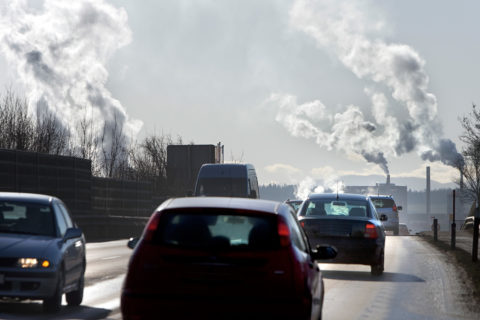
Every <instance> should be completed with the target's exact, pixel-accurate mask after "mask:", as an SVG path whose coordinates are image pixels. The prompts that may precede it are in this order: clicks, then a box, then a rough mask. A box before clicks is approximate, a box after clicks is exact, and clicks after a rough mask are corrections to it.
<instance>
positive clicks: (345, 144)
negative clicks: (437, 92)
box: [266, 0, 463, 174]
mask: <svg viewBox="0 0 480 320" xmlns="http://www.w3.org/2000/svg"><path fill="white" fill-rule="evenodd" d="M373 7H374V6H373V4H372V3H370V2H369V1H345V0H322V1H310V0H308V1H307V0H296V1H295V3H294V5H293V7H292V8H291V11H290V24H291V27H292V28H293V29H294V30H298V31H301V32H303V33H305V34H307V35H309V36H310V37H312V38H313V39H314V40H315V42H316V44H317V45H318V47H319V48H320V49H322V50H326V51H328V52H330V53H333V55H334V56H335V57H336V58H337V59H338V60H339V61H340V62H341V63H342V64H343V65H344V66H345V67H346V68H347V69H349V70H350V71H351V72H352V73H354V74H355V75H356V76H357V77H358V78H359V79H360V80H363V81H364V82H366V83H368V85H366V87H365V88H364V92H365V94H366V95H367V96H368V97H369V98H370V100H371V115H372V116H371V118H372V117H373V119H370V120H369V119H367V116H366V115H365V114H364V112H363V111H362V109H361V108H360V107H359V106H355V105H349V106H346V108H345V109H344V111H343V112H341V113H332V112H328V108H327V107H326V106H325V105H323V103H322V102H321V101H319V100H315V101H312V102H307V103H303V104H302V103H299V102H298V101H297V97H296V96H293V95H289V94H272V95H271V97H270V98H269V99H268V100H267V101H266V104H268V105H274V106H275V107H276V108H277V110H278V111H277V116H276V120H277V121H278V122H279V123H281V124H282V125H283V126H284V127H285V128H286V129H287V130H288V131H289V132H290V133H291V134H292V135H293V136H295V137H303V138H307V139H313V140H315V141H316V143H317V144H318V145H319V146H321V147H324V148H327V149H328V150H332V149H336V150H342V151H344V152H345V153H347V154H351V153H353V154H358V155H361V156H362V157H363V158H364V159H365V160H366V161H368V162H370V163H375V164H378V165H379V166H380V167H381V168H382V170H383V171H384V172H385V174H388V173H389V168H388V162H387V157H390V156H401V155H402V154H405V153H409V152H411V151H417V152H418V154H419V155H420V156H421V158H422V159H423V160H429V161H441V162H443V163H444V164H446V165H450V166H454V167H458V166H461V165H462V163H463V158H462V156H461V155H460V154H459V153H458V152H457V149H456V146H455V144H454V143H453V142H452V141H451V140H449V139H444V138H442V136H443V132H442V131H443V130H442V125H441V123H440V121H439V118H438V114H437V99H436V97H435V96H434V95H433V94H432V93H430V92H428V82H429V79H428V76H427V74H426V72H425V69H424V66H425V61H424V60H423V59H422V58H421V57H420V56H419V54H418V53H417V52H416V51H415V50H414V49H413V48H411V47H409V46H407V45H404V44H395V43H386V42H385V41H383V40H382V39H381V37H380V36H376V35H377V34H379V33H380V32H381V30H382V29H383V28H384V26H385V24H384V23H383V21H382V20H381V19H380V18H379V16H373V14H371V12H372V10H371V9H372V8H373ZM367 12H368V13H370V14H367ZM385 92H388V93H389V94H388V95H387V94H385ZM396 108H402V109H403V110H404V112H403V113H404V114H406V115H407V116H406V117H398V115H397V114H398V112H394V111H396V110H394V109H396Z"/></svg>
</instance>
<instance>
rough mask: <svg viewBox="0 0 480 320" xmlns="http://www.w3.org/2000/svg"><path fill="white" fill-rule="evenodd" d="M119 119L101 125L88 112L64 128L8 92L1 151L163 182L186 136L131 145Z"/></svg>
mask: <svg viewBox="0 0 480 320" xmlns="http://www.w3.org/2000/svg"><path fill="white" fill-rule="evenodd" d="M117 120H118V119H117V118H116V116H114V119H113V122H112V123H111V124H110V125H107V124H106V123H103V124H101V125H100V127H99V123H98V122H95V121H94V120H93V119H92V117H88V108H85V110H84V113H83V117H81V118H80V119H77V122H76V123H74V124H71V125H69V127H65V126H64V124H63V123H62V122H61V121H60V120H58V118H57V117H56V115H55V114H54V113H52V112H51V111H49V110H42V112H37V114H36V115H33V114H31V113H30V112H29V110H28V103H27V100H26V99H25V98H20V97H19V96H18V95H17V94H15V93H13V92H12V91H11V90H8V91H7V92H6V94H4V95H3V96H2V97H1V98H0V123H1V126H0V148H3V149H14V150H22V151H31V152H40V153H47V154H52V155H63V156H73V157H79V158H84V159H88V160H91V162H92V174H93V175H94V176H99V177H108V178H117V179H133V180H143V179H154V180H157V181H162V182H164V181H165V180H166V174H167V172H166V170H167V146H168V145H169V144H182V138H181V137H180V136H178V137H176V138H174V137H172V135H170V134H160V135H158V134H150V135H148V136H146V137H145V138H144V139H143V140H141V141H127V138H126V136H125V133H124V130H123V126H122V124H121V123H120V121H117ZM74 137H76V138H74Z"/></svg>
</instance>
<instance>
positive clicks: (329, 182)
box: [295, 176, 345, 200]
mask: <svg viewBox="0 0 480 320" xmlns="http://www.w3.org/2000/svg"><path fill="white" fill-rule="evenodd" d="M344 190H345V185H344V183H343V182H342V181H339V180H338V179H337V178H336V177H334V176H332V177H329V178H327V179H324V180H323V181H317V180H315V179H313V178H312V177H306V178H305V179H303V180H302V181H300V183H298V184H297V189H296V191H295V197H296V198H297V199H300V200H304V199H306V198H307V197H308V195H309V194H310V193H329V192H332V193H344Z"/></svg>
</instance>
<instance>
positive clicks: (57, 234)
mask: <svg viewBox="0 0 480 320" xmlns="http://www.w3.org/2000/svg"><path fill="white" fill-rule="evenodd" d="M85 267H86V259H85V238H84V236H83V234H82V231H81V230H80V229H78V228H77V227H76V226H75V224H74V223H73V222H72V220H71V217H70V215H69V213H68V210H67V208H66V206H65V205H64V204H63V202H62V201H61V200H59V199H57V198H55V197H51V196H47V195H38V194H28V193H6V192H0V299H3V300H5V299H6V300H7V301H8V299H10V298H16V299H33V300H37V299H38V300H43V307H44V309H45V311H47V312H54V311H57V310H59V309H60V307H61V304H62V296H63V294H64V293H65V294H66V300H67V303H68V305H79V304H80V303H81V302H82V299H83V288H84V274H85Z"/></svg>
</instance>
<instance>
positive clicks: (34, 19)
mask: <svg viewBox="0 0 480 320" xmlns="http://www.w3.org/2000/svg"><path fill="white" fill-rule="evenodd" d="M0 10H1V12H0V14H1V16H0V53H1V54H3V55H4V56H5V58H6V60H7V62H8V64H9V65H10V66H12V67H13V68H15V70H16V74H18V81H19V82H20V83H21V84H22V85H23V86H24V87H25V89H26V94H27V97H28V101H29V108H30V111H31V112H32V114H34V115H36V114H39V113H41V112H44V111H45V110H49V111H50V112H52V113H54V114H55V115H56V117H57V119H58V120H60V122H61V123H62V124H63V125H64V126H65V127H66V128H69V129H73V128H72V127H73V126H74V125H75V123H77V120H78V119H82V118H84V117H85V116H86V117H91V118H90V119H88V120H93V121H94V123H96V124H100V125H96V127H97V128H102V127H103V124H104V123H105V125H106V126H107V133H108V132H109V131H110V129H108V128H111V127H112V126H113V125H114V122H115V121H117V126H119V127H123V130H124V133H125V134H126V138H127V139H132V138H133V137H134V136H135V135H136V134H137V133H138V132H139V130H140V128H141V126H142V123H141V122H140V121H138V120H132V119H130V118H129V116H128V115H127V113H126V111H125V108H124V107H123V106H122V105H121V103H120V102H119V101H118V100H116V99H114V98H113V97H112V95H111V93H110V92H109V91H108V90H107V89H106V87H105V85H106V82H107V78H108V71H107V69H106V67H105V66H106V63H107V61H108V60H109V58H110V57H111V56H112V55H113V54H114V52H115V51H116V50H118V49H119V48H121V47H122V46H125V45H127V44H128V43H129V42H130V41H131V31H130V29H129V27H128V23H127V22H128V21H127V14H126V12H125V10H123V9H117V8H115V7H113V6H111V5H110V4H108V3H107V2H106V1H104V0H77V1H62V0H45V1H43V3H42V5H41V6H40V7H38V8H32V7H29V6H28V2H27V1H25V0H11V1H10V0H9V1H8V4H4V5H2V6H1V7H0ZM86 108H87V109H88V110H91V112H88V113H85V109H86ZM98 130H100V129H98ZM71 134H72V135H73V136H74V137H75V132H74V130H71ZM77 138H78V137H77ZM105 138H106V140H105V143H106V144H107V145H108V144H109V143H111V141H110V140H111V139H112V137H109V136H106V137H105ZM107 148H108V146H107Z"/></svg>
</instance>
